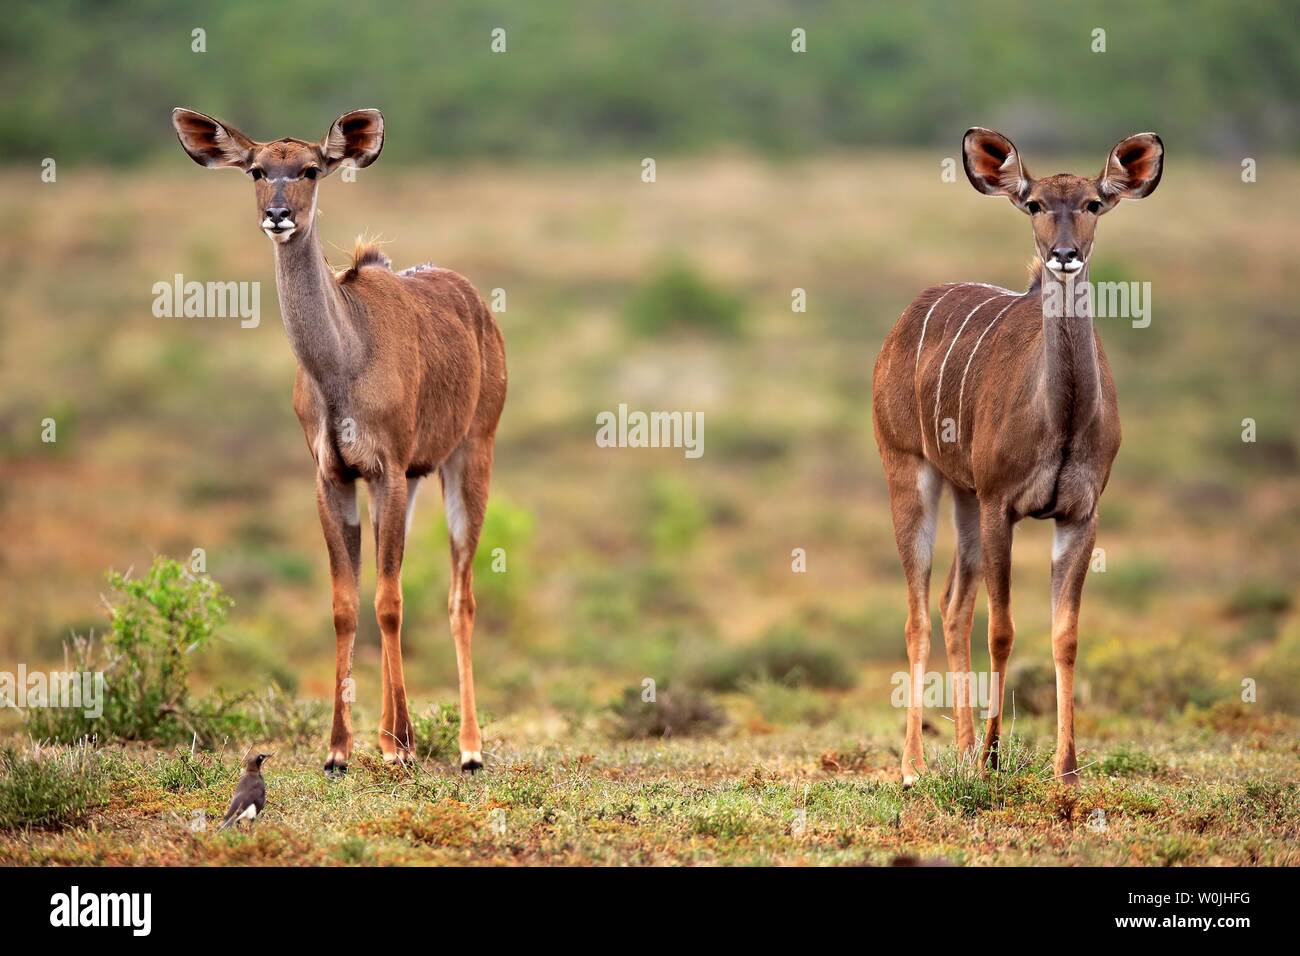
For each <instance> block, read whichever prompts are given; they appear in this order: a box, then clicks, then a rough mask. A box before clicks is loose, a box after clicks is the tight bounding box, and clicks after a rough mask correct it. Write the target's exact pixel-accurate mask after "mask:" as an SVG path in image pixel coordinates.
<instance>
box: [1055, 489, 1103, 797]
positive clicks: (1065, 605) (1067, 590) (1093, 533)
mask: <svg viewBox="0 0 1300 956" xmlns="http://www.w3.org/2000/svg"><path fill="white" fill-rule="evenodd" d="M1096 540H1097V513H1096V512H1095V511H1094V512H1093V513H1092V514H1091V515H1089V516H1088V517H1087V518H1084V519H1082V520H1079V521H1068V520H1064V519H1059V518H1058V519H1057V522H1056V533H1055V535H1054V536H1053V538H1052V659H1053V661H1054V662H1055V663H1056V763H1055V770H1056V776H1057V777H1058V778H1059V779H1061V780H1064V781H1065V782H1066V783H1070V784H1077V783H1078V782H1079V769H1078V762H1077V760H1076V759H1075V754H1074V660H1075V656H1076V654H1077V652H1078V647H1079V604H1080V602H1081V601H1082V600H1083V579H1084V577H1085V576H1086V575H1087V573H1088V563H1089V562H1090V561H1091V560H1092V546H1093V544H1095V543H1096Z"/></svg>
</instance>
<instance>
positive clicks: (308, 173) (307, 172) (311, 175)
mask: <svg viewBox="0 0 1300 956" xmlns="http://www.w3.org/2000/svg"><path fill="white" fill-rule="evenodd" d="M319 173H320V170H319V169H317V168H316V167H315V166H308V167H307V168H306V169H304V170H303V171H302V174H303V176H304V177H305V178H307V179H315V178H316V176H317V175H318V174H319Z"/></svg>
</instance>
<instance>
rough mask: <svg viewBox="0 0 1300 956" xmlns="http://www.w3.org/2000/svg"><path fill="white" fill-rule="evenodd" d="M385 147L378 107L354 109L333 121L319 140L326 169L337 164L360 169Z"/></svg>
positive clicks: (382, 115) (382, 124) (336, 166)
mask: <svg viewBox="0 0 1300 956" xmlns="http://www.w3.org/2000/svg"><path fill="white" fill-rule="evenodd" d="M383 148H384V114H383V113H381V112H379V110H353V111H352V112H351V113H344V114H343V115H342V116H340V117H339V118H338V119H336V120H335V121H334V125H333V126H331V127H330V131H329V132H328V133H326V134H325V138H324V139H323V140H321V144H320V151H321V157H322V158H323V159H324V161H325V172H326V173H332V172H334V170H336V169H338V168H339V167H340V166H355V167H357V168H358V169H362V168H364V167H366V166H369V165H370V164H371V163H373V162H374V161H375V160H376V159H378V158H379V151H380V150H382V149H383Z"/></svg>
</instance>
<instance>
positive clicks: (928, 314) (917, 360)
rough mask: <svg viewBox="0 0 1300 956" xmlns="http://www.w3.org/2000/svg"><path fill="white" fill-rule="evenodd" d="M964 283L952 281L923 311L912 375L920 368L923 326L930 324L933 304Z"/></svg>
mask: <svg viewBox="0 0 1300 956" xmlns="http://www.w3.org/2000/svg"><path fill="white" fill-rule="evenodd" d="M964 284H965V283H960V282H958V283H953V287H952V288H951V289H949V290H948V291H947V292H945V293H944V294H943V295H941V296H939V298H937V299H935V300H934V302H933V303H931V305H930V308H929V310H928V311H927V312H926V313H925V320H924V321H923V322H922V323H921V337H920V338H919V339H917V340H916V367H915V368H914V369H913V372H912V374H913V375H914V376H915V374H916V373H917V372H919V371H920V370H921V346H923V345H924V344H925V327H926V326H927V325H929V324H930V316H931V315H933V314H934V308H935V306H937V305H938V304H939V303H940V302H942V301H943V300H944V299H946V298H948V296H949V294H950V293H953V292H956V291H957V290H958V289H960V288H961V287H962V286H963V285H964Z"/></svg>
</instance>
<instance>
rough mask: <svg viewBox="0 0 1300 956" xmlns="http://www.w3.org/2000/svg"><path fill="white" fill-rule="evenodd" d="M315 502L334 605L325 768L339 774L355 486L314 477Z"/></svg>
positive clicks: (354, 574) (345, 728) (352, 601)
mask: <svg viewBox="0 0 1300 956" xmlns="http://www.w3.org/2000/svg"><path fill="white" fill-rule="evenodd" d="M316 507H317V510H318V511H319V512H320V523H321V529H322V530H323V531H324V533H325V547H326V550H327V551H328V552H329V560H330V587H331V590H332V592H333V604H334V725H333V728H332V729H331V731H330V752H329V758H328V759H327V760H326V761H325V772H326V773H343V772H345V771H346V770H347V769H348V758H349V757H350V756H351V754H352V701H353V699H354V697H355V694H354V693H353V684H352V645H353V642H354V641H355V640H356V636H357V579H358V577H359V576H360V573H361V523H360V518H359V516H358V514H357V488H356V484H355V483H353V482H347V483H337V482H333V481H330V480H329V479H328V478H326V477H325V476H323V475H320V474H317V476H316Z"/></svg>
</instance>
